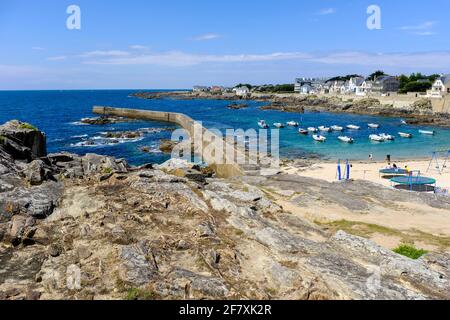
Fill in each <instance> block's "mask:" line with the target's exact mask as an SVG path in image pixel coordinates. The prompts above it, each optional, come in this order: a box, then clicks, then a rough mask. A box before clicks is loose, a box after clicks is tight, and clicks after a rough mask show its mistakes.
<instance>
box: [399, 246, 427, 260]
mask: <svg viewBox="0 0 450 320" xmlns="http://www.w3.org/2000/svg"><path fill="white" fill-rule="evenodd" d="M394 252H395V253H398V254H401V255H402V256H405V257H408V258H411V259H414V260H416V259H419V258H420V257H421V256H423V255H424V254H426V253H428V251H426V250H423V249H417V248H415V247H414V246H411V245H407V244H404V245H401V246H399V247H398V248H396V249H394Z"/></svg>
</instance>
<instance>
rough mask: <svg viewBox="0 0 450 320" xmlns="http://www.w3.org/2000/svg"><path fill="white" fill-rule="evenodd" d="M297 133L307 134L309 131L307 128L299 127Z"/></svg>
mask: <svg viewBox="0 0 450 320" xmlns="http://www.w3.org/2000/svg"><path fill="white" fill-rule="evenodd" d="M298 133H300V134H304V135H307V134H308V133H309V131H308V130H305V129H302V128H300V129H298Z"/></svg>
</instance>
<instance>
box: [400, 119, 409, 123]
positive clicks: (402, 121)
mask: <svg viewBox="0 0 450 320" xmlns="http://www.w3.org/2000/svg"><path fill="white" fill-rule="evenodd" d="M400 123H401V124H408V123H407V122H406V121H405V120H401V121H400Z"/></svg>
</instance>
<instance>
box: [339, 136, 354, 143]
mask: <svg viewBox="0 0 450 320" xmlns="http://www.w3.org/2000/svg"><path fill="white" fill-rule="evenodd" d="M338 139H339V140H340V141H342V142H346V143H353V142H354V140H353V138H350V137H347V136H341V137H338Z"/></svg>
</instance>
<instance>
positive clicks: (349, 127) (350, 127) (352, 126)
mask: <svg viewBox="0 0 450 320" xmlns="http://www.w3.org/2000/svg"><path fill="white" fill-rule="evenodd" d="M347 129H350V130H359V129H361V127H359V126H355V125H354V124H349V125H348V126H347Z"/></svg>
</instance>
